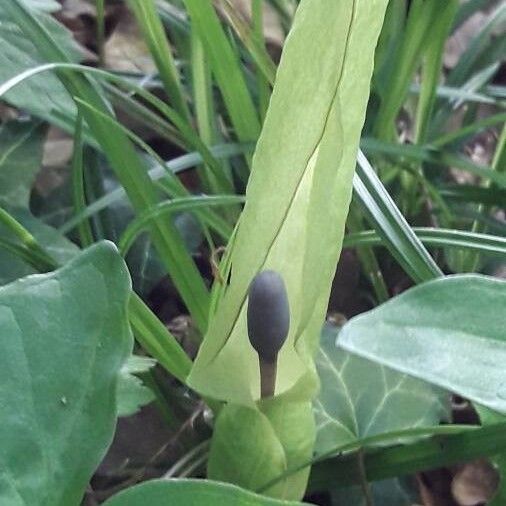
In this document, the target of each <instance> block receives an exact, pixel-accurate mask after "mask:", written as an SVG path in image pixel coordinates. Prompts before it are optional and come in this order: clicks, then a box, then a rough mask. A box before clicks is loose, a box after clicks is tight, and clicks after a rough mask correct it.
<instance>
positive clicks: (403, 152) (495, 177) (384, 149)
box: [360, 137, 506, 188]
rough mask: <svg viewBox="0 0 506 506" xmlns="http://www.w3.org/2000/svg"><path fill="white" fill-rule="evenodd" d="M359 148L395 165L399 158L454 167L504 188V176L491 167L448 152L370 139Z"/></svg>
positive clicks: (505, 185) (365, 138) (429, 147)
mask: <svg viewBox="0 0 506 506" xmlns="http://www.w3.org/2000/svg"><path fill="white" fill-rule="evenodd" d="M360 146H361V148H362V149H363V150H364V152H366V153H370V154H377V153H380V154H383V155H386V156H388V157H389V158H391V159H392V160H393V161H395V162H396V163H399V157H400V158H401V160H402V158H404V159H407V160H416V161H420V162H428V163H432V164H434V165H438V166H441V167H445V168H449V167H455V168H457V169H461V170H465V171H467V172H470V173H471V174H474V175H476V176H479V177H481V178H483V179H485V180H487V179H490V181H493V182H494V183H495V184H497V185H498V186H499V187H501V188H506V176H505V175H504V174H501V173H499V172H497V171H494V170H493V169H492V167H488V166H486V165H477V164H475V163H473V162H471V161H469V160H468V159H467V158H464V157H462V156H460V155H456V154H453V153H450V152H448V151H439V150H437V149H435V148H433V147H431V146H430V145H429V146H416V145H409V144H395V143H390V142H383V141H380V140H378V139H374V138H371V137H364V138H362V140H361V143H360Z"/></svg>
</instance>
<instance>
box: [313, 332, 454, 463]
mask: <svg viewBox="0 0 506 506" xmlns="http://www.w3.org/2000/svg"><path fill="white" fill-rule="evenodd" d="M337 335H338V329H337V328H336V327H332V326H330V325H325V327H324V329H323V332H322V338H321V344H320V351H319V353H318V355H317V358H316V366H317V369H318V374H319V376H320V381H321V388H320V392H319V394H318V397H317V398H316V400H315V401H314V404H313V405H314V411H315V416H316V423H317V430H318V433H317V434H318V435H317V439H316V445H315V451H316V453H317V454H323V453H326V452H328V451H330V450H332V449H333V448H337V447H339V446H340V445H342V444H345V443H348V442H352V441H355V440H358V439H363V438H366V437H370V436H374V435H377V434H382V433H386V432H393V431H398V430H403V429H409V428H414V427H431V426H435V425H437V424H438V423H440V421H441V420H442V419H445V418H447V417H448V414H449V413H448V406H447V402H446V397H447V396H446V394H445V393H443V392H442V391H440V390H439V389H436V388H434V387H433V386H431V385H429V384H427V383H425V382H423V381H420V380H417V379H415V378H412V377H410V376H407V375H406V374H402V373H398V372H396V371H393V370H391V369H388V368H386V367H385V366H383V365H379V364H375V363H371V362H370V361H368V360H365V359H363V358H360V357H357V356H355V355H352V354H351V353H348V352H347V351H344V350H342V349H339V348H337V347H336V345H335V341H336V337H337Z"/></svg>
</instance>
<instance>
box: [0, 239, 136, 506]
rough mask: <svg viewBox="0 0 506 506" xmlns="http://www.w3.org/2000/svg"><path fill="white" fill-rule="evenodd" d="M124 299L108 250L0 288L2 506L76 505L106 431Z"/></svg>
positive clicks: (122, 340)
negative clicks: (2, 407)
mask: <svg viewBox="0 0 506 506" xmlns="http://www.w3.org/2000/svg"><path fill="white" fill-rule="evenodd" d="M90 294H93V296H92V297H91V296H90ZM129 296H130V279H129V276H128V272H127V270H126V267H125V264H124V263H123V261H122V260H121V257H120V256H119V255H118V253H117V251H116V249H115V247H114V246H113V245H112V244H111V243H101V244H98V245H95V246H93V247H92V248H90V249H88V250H86V251H84V252H83V253H82V254H81V255H79V256H78V257H77V258H76V259H74V260H72V261H71V262H69V263H68V264H67V265H66V266H65V267H63V268H61V269H59V270H57V271H55V272H53V273H51V274H44V275H36V276H30V277H27V278H24V279H21V280H19V281H16V282H14V283H12V284H10V285H7V286H5V287H3V288H1V289H0V308H1V309H0V328H1V335H2V354H1V358H0V362H1V363H0V371H1V372H0V376H1V377H0V384H1V385H2V388H1V389H0V404H1V405H2V406H8V409H5V410H2V413H1V414H0V419H1V423H0V445H1V448H2V452H1V456H0V461H1V467H2V475H1V478H0V502H1V503H2V504H6V505H7V504H8V505H9V506H38V505H41V506H70V505H77V504H79V502H80V500H81V498H82V496H83V494H84V489H85V487H86V485H87V483H88V481H89V479H90V477H91V475H92V473H93V471H94V470H95V468H96V466H97V465H98V463H99V462H100V460H101V458H102V457H103V455H104V453H105V451H106V449H107V447H108V445H109V444H110V442H111V439H112V436H113V432H114V426H115V423H116V389H117V384H118V378H119V371H120V369H121V366H122V364H123V363H124V362H125V360H126V358H127V356H128V355H129V353H130V351H131V348H132V336H131V333H130V330H129V327H128V323H127V303H128V299H129ZM27 308H29V311H27ZM13 436H15V437H13Z"/></svg>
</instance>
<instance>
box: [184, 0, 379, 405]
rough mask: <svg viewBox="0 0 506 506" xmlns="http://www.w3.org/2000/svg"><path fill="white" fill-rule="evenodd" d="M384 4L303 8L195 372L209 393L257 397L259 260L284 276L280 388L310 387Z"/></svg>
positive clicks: (311, 0)
mask: <svg viewBox="0 0 506 506" xmlns="http://www.w3.org/2000/svg"><path fill="white" fill-rule="evenodd" d="M385 7H386V2H385V1H384V0H377V1H374V2H364V1H355V2H353V3H350V2H335V3H332V5H329V4H327V3H325V5H324V4H323V3H322V2H321V1H318V0H305V1H303V2H301V4H300V6H299V9H298V13H297V15H296V19H295V21H294V27H293V29H292V32H291V35H290V37H289V38H288V40H287V43H286V45H285V48H284V53H283V57H282V60H281V64H280V67H279V70H278V75H277V80H276V85H275V88H274V92H273V95H272V98H271V103H270V107H269V111H268V113H267V117H266V120H265V125H264V129H263V132H262V135H261V137H260V139H259V141H258V145H257V149H256V152H255V155H254V159H253V169H252V174H251V178H250V182H249V185H248V188H247V193H246V198H247V203H246V207H245V209H244V211H243V214H242V216H241V220H240V224H239V228H238V231H237V238H236V240H235V242H234V248H233V251H232V260H231V263H232V276H231V282H230V286H229V287H228V289H227V290H226V292H225V295H224V297H223V298H222V300H221V301H220V303H219V307H218V310H217V313H216V315H215V317H214V319H213V321H212V322H211V323H210V328H209V331H208V333H207V336H206V338H205V340H204V343H203V345H202V347H201V349H200V352H199V355H198V357H197V360H196V363H195V366H194V368H193V370H192V373H191V375H190V377H189V383H190V385H191V386H192V387H193V388H195V389H196V390H198V391H199V392H201V393H202V394H205V395H207V396H210V397H214V398H217V399H222V400H227V401H233V402H237V403H239V404H245V405H250V406H251V405H253V402H254V401H255V400H257V399H258V397H259V372H258V365H257V362H258V357H257V356H256V354H255V352H254V351H253V349H252V347H251V346H250V344H249V342H248V338H247V333H246V315H245V309H246V294H247V290H248V286H249V283H250V281H251V279H252V278H253V276H254V275H255V274H256V273H257V272H259V271H260V270H263V269H274V270H276V271H278V272H279V273H280V274H281V275H282V276H283V278H284V281H285V283H286V285H287V290H288V297H289V301H290V307H291V330H290V334H289V337H288V341H287V343H286V344H285V346H284V347H283V349H282V351H281V353H280V357H279V365H278V383H277V393H278V394H281V393H283V392H287V391H289V390H290V389H292V388H293V387H294V386H295V385H296V384H297V383H298V382H299V385H298V389H299V397H300V399H301V400H309V399H310V398H311V397H312V394H313V392H314V391H315V387H316V382H315V381H314V372H313V366H312V360H311V354H312V353H313V351H314V350H315V349H316V347H317V342H318V337H319V331H320V328H321V324H322V322H323V319H324V314H325V310H326V305H327V300H328V295H329V292H330V283H331V279H332V273H333V272H334V269H335V266H336V263H337V259H338V257H339V253H340V250H341V243H342V237H343V231H344V224H345V220H346V215H347V212H348V205H349V201H350V197H351V186H352V178H353V171H354V166H355V158H356V153H357V148H358V140H359V135H360V130H361V128H362V124H363V121H364V114H365V106H366V102H367V96H368V93H369V80H370V76H371V72H372V65H373V53H374V46H375V44H376V40H377V36H378V33H379V29H380V27H381V22H382V17H383V14H384V10H385ZM366 32H367V34H368V35H367V37H364V33H366ZM322 47H325V48H326V51H325V52H322V51H321V48H322ZM273 188H275V189H276V191H272V189H273Z"/></svg>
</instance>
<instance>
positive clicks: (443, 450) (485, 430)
mask: <svg viewBox="0 0 506 506" xmlns="http://www.w3.org/2000/svg"><path fill="white" fill-rule="evenodd" d="M505 429H506V424H504V423H499V424H495V425H490V426H487V427H480V428H475V429H472V430H469V431H467V430H466V431H463V432H462V433H461V434H456V435H447V436H443V435H441V436H435V437H433V438H431V439H429V440H428V441H427V440H425V441H419V442H418V443H414V444H409V445H396V446H393V447H389V448H383V449H379V450H376V451H372V452H370V453H366V454H365V455H364V468H365V472H366V476H367V480H368V481H375V480H383V479H387V478H392V477H397V476H403V475H408V474H413V473H417V472H421V471H427V470H429V469H435V468H441V467H447V466H452V465H454V464H457V463H459V464H461V463H462V462H467V461H471V460H474V459H477V458H480V457H492V456H494V455H497V454H498V453H500V452H502V451H505V450H506V430H505ZM354 458H356V457H355V456H354V455H351V456H349V457H347V456H346V455H344V456H342V457H341V456H337V457H334V458H332V459H328V460H326V461H324V462H320V463H318V464H315V465H314V466H313V468H312V470H311V478H310V484H309V491H313V492H316V491H321V490H327V489H328V488H329V487H335V486H345V485H352V484H357V483H360V481H359V479H360V477H359V476H358V474H357V472H356V466H354V465H353V462H352V460H353V459H354Z"/></svg>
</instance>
